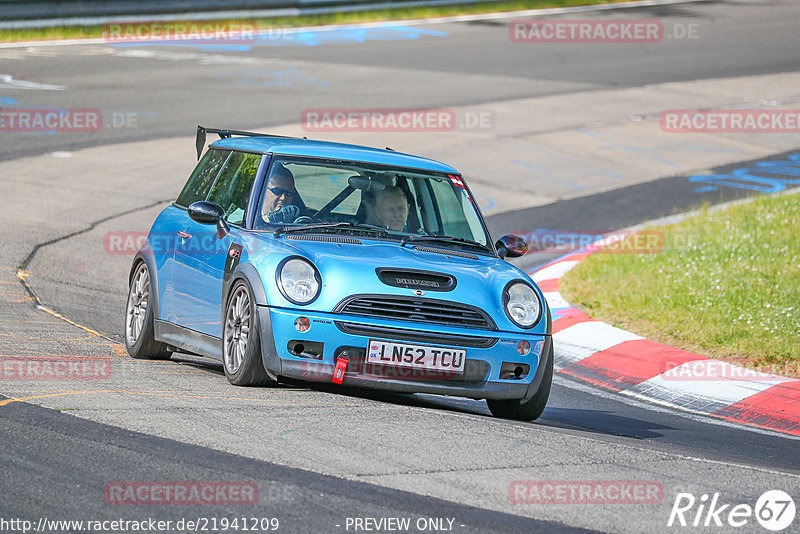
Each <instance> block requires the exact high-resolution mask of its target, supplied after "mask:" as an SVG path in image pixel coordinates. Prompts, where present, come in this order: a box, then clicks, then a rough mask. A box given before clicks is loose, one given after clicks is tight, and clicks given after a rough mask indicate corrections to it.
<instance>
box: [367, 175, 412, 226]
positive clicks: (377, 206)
mask: <svg viewBox="0 0 800 534" xmlns="http://www.w3.org/2000/svg"><path fill="white" fill-rule="evenodd" d="M363 200H364V207H365V209H366V212H367V217H366V219H365V220H364V222H365V223H367V224H373V225H375V226H380V227H381V228H386V229H387V230H391V231H393V232H402V231H403V229H404V228H405V226H406V220H407V219H408V212H409V208H410V206H409V203H408V199H407V198H406V194H405V193H404V192H403V190H402V189H401V188H399V187H397V186H387V187H385V188H384V189H383V190H381V191H375V192H374V193H373V192H369V193H366V192H365V193H364V196H363Z"/></svg>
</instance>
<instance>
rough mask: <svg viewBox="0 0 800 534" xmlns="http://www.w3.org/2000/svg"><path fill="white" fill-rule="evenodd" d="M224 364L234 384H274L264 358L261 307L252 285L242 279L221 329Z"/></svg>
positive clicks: (228, 376) (233, 292) (235, 286)
mask: <svg viewBox="0 0 800 534" xmlns="http://www.w3.org/2000/svg"><path fill="white" fill-rule="evenodd" d="M222 367H223V368H224V369H225V377H226V378H227V379H228V382H230V383H231V384H233V385H235V386H265V385H269V384H272V383H274V381H273V380H272V379H271V378H270V377H269V376H268V375H267V372H266V370H264V363H263V361H262V360H261V337H260V336H259V333H258V310H257V308H256V303H255V299H254V298H253V292H252V291H250V286H249V285H247V284H246V283H245V282H243V281H241V280H239V281H238V282H236V284H235V285H234V286H233V290H232V291H231V297H230V298H229V299H228V304H227V306H226V308H225V322H224V324H223V329H222Z"/></svg>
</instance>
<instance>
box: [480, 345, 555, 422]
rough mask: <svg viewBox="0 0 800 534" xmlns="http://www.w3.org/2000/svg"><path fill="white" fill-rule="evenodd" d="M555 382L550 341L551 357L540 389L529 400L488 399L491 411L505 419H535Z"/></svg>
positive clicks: (543, 406)
mask: <svg viewBox="0 0 800 534" xmlns="http://www.w3.org/2000/svg"><path fill="white" fill-rule="evenodd" d="M552 383H553V344H552V343H550V351H549V357H548V358H547V364H546V365H545V368H544V375H542V383H541V384H539V389H538V390H537V391H536V393H535V394H534V395H533V397H531V398H530V399H528V400H517V399H501V400H497V399H486V404H488V405H489V411H490V412H492V415H494V416H495V417H501V418H503V419H516V420H519V421H535V420H536V419H538V418H539V416H541V415H542V412H543V411H544V408H545V406H547V399H548V398H550V386H551V385H552Z"/></svg>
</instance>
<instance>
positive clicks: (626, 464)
mask: <svg viewBox="0 0 800 534" xmlns="http://www.w3.org/2000/svg"><path fill="white" fill-rule="evenodd" d="M554 17H555V16H554ZM559 17H572V18H580V19H587V20H594V21H610V20H619V19H627V20H633V19H654V20H658V21H660V22H661V24H663V27H664V29H665V37H664V38H663V39H662V40H661V41H660V42H656V43H649V44H641V43H604V44H587V43H549V44H544V43H516V42H512V41H511V40H510V39H509V26H508V24H509V20H512V19H514V18H515V17H510V18H508V19H491V20H473V21H465V22H445V23H438V24H424V23H416V22H412V23H397V24H391V25H382V26H368V27H357V28H346V29H342V28H338V29H333V30H322V29H317V30H307V31H303V32H298V33H295V34H291V35H290V34H286V35H282V36H279V37H275V38H270V39H267V40H265V41H264V42H258V43H249V44H247V45H244V46H243V45H241V44H236V45H232V44H230V43H211V44H208V43H206V44H203V45H187V44H186V43H178V44H173V45H168V44H164V43H138V44H136V45H133V44H130V43H129V44H126V45H124V46H122V45H118V44H109V43H105V42H102V41H99V42H94V41H93V42H82V43H78V44H69V45H66V44H62V45H53V44H47V45H45V44H40V43H31V44H25V45H22V46H0V108H2V112H3V113H8V112H9V110H11V112H13V110H41V109H44V108H48V109H49V108H53V109H58V110H71V111H74V110H92V111H94V112H98V113H99V115H98V116H100V117H102V120H101V123H100V125H99V127H98V128H96V129H95V130H94V131H88V132H63V131H54V132H47V133H30V132H25V131H9V128H8V122H5V126H4V127H3V128H2V131H0V185H1V187H2V194H1V196H0V198H3V208H2V222H3V225H2V226H3V236H2V238H1V239H0V360H1V359H3V358H6V357H31V356H34V357H44V358H46V357H83V358H85V357H97V358H108V359H109V360H110V364H111V369H112V371H111V374H110V375H109V376H108V377H107V378H106V379H105V380H101V381H98V380H92V381H89V380H85V381H46V380H45V381H21V380H4V379H0V436H1V437H2V443H3V446H2V448H0V459H1V460H0V465H2V476H0V532H3V533H5V532H22V531H23V528H22V523H21V521H23V520H24V521H30V522H31V524H30V525H27V524H25V525H26V526H27V527H28V528H29V530H28V531H33V527H34V526H35V527H39V531H40V532H78V531H84V532H86V531H98V532H99V531H104V532H122V531H127V530H123V529H122V528H120V526H119V525H117V526H116V528H112V526H111V525H110V524H107V525H106V526H105V527H102V528H84V527H85V525H83V526H78V525H76V524H73V525H71V526H65V525H52V524H50V523H49V521H51V520H77V521H95V520H96V521H111V520H120V521H122V520H127V521H130V520H137V521H138V520H147V519H155V520H161V521H171V522H172V523H171V524H170V525H163V528H162V527H153V526H151V527H149V528H148V529H145V530H148V531H151V532H178V531H181V532H183V531H186V532H188V531H202V530H203V529H202V528H200V527H201V526H202V525H205V526H206V527H207V530H208V531H213V530H212V529H211V527H212V526H215V529H216V531H224V530H227V531H228V532H232V531H234V530H237V529H234V528H233V527H232V526H231V523H230V521H231V520H233V519H234V518H236V517H246V518H255V519H257V520H258V525H259V528H261V527H268V528H261V530H257V531H269V530H270V528H271V527H275V528H272V531H277V532H298V533H304V532H356V531H362V532H363V531H369V530H372V531H383V532H392V531H409V532H446V531H452V532H567V531H570V532H571V531H600V532H626V533H627V532H668V531H671V530H675V531H684V530H686V531H688V530H692V531H694V530H701V531H710V532H727V531H730V530H732V529H733V527H732V526H731V525H729V524H727V523H724V522H725V521H727V511H725V512H724V513H722V514H721V515H720V516H719V517H720V518H721V521H723V526H715V525H714V519H713V518H712V519H709V521H710V522H709V523H706V526H705V527H703V523H704V522H705V521H706V519H707V517H706V514H705V512H702V513H701V512H700V511H699V509H698V506H697V505H696V506H694V508H693V509H692V510H691V512H690V513H689V512H687V514H686V519H687V520H689V522H690V523H691V522H692V521H694V520H695V517H696V516H697V517H698V518H699V519H698V525H700V526H699V527H697V528H695V527H692V526H691V524H690V526H687V527H681V526H678V525H677V524H675V523H673V525H672V526H671V527H668V526H667V525H668V520H669V519H670V515H671V510H672V508H673V504H674V503H675V500H676V496H677V495H678V494H680V493H684V494H685V493H690V494H692V495H694V496H695V497H696V498H697V499H698V503H699V502H700V499H701V496H702V495H706V496H707V497H706V499H704V500H703V502H706V500H708V501H709V502H710V501H711V499H712V498H713V496H714V495H717V497H716V499H717V502H718V504H719V505H720V506H721V505H723V504H728V505H730V506H729V508H731V507H733V506H735V505H737V504H748V505H749V506H751V507H752V506H754V505H755V504H756V501H757V499H758V498H759V496H761V495H762V494H763V493H764V492H766V491H768V490H782V491H784V492H787V493H788V494H789V495H791V496H792V497H794V499H795V502H798V497H800V454H798V452H797V451H798V441H797V440H796V439H795V438H792V437H789V436H786V435H783V434H778V433H774V432H767V431H760V430H756V429H752V428H746V427H742V426H738V425H732V424H727V423H723V422H720V421H717V420H712V419H710V418H707V417H703V416H700V415H695V414H691V413H687V412H680V411H675V410H670V409H668V408H665V407H661V406H657V405H654V404H648V403H645V402H639V401H634V400H631V399H628V398H623V397H620V396H618V395H615V394H613V393H608V392H605V391H602V390H599V389H596V388H594V387H592V386H590V385H588V384H584V383H581V382H577V381H574V380H571V379H569V378H566V377H564V376H561V375H559V374H558V373H557V374H556V376H555V379H554V384H553V390H552V394H551V397H550V401H549V403H548V406H547V409H546V410H545V412H544V414H543V416H542V417H541V418H540V419H539V420H537V421H536V422H534V423H519V422H510V421H504V420H500V419H495V418H492V417H491V415H490V414H489V411H488V409H487V407H486V405H485V403H484V402H482V401H473V400H466V399H458V398H440V397H435V396H429V395H390V394H378V393H370V392H364V391H357V390H350V389H343V388H338V387H334V386H330V387H327V386H324V387H313V388H310V387H308V386H307V385H305V384H300V383H290V384H282V385H280V386H278V387H275V388H237V387H234V386H231V385H229V384H228V382H227V381H226V380H225V377H224V375H223V371H222V367H221V365H220V364H218V363H216V362H214V361H211V360H207V359H204V358H200V357H195V356H191V355H187V354H175V355H173V357H172V359H171V360H168V361H163V362H158V361H154V362H149V361H138V360H132V359H131V358H129V357H128V356H127V355H126V353H125V349H124V343H123V342H122V324H123V311H124V303H125V297H126V291H127V288H126V285H127V279H126V277H127V273H128V269H129V268H130V260H131V256H130V251H128V252H126V251H125V250H118V249H114V248H113V247H110V246H109V236H111V235H130V236H134V237H136V236H138V235H141V233H142V232H146V231H147V229H148V228H149V226H150V224H151V223H152V221H153V219H154V217H155V216H156V215H157V213H158V212H159V211H160V210H161V209H162V208H163V207H164V206H165V205H166V204H167V203H168V202H170V201H171V200H173V199H174V198H175V196H176V195H177V192H178V191H179V190H180V188H181V187H182V185H183V183H184V182H185V179H186V177H187V176H188V173H189V172H191V169H192V168H193V166H194V164H195V154H194V137H193V133H194V129H195V127H196V126H197V124H204V125H206V126H214V127H229V128H234V129H244V130H246V129H257V130H265V129H269V130H271V131H274V132H275V133H288V134H292V135H308V136H310V137H315V138H320V139H330V140H344V141H348V142H349V141H353V142H358V143H363V144H368V145H372V146H381V147H383V146H392V147H393V148H396V149H398V150H402V151H405V152H410V153H415V154H419V155H423V156H428V157H433V158H435V159H440V160H443V161H446V162H448V163H451V164H453V165H454V166H455V167H456V168H459V169H461V170H462V171H463V173H464V175H465V177H466V179H467V180H469V183H470V185H471V186H472V188H473V190H474V191H475V194H476V197H477V198H478V200H479V201H480V203H481V207H482V209H483V210H484V213H485V214H486V215H487V222H488V224H489V226H490V229H491V231H492V235H493V237H495V238H497V237H499V236H501V235H503V234H505V233H509V232H512V231H517V232H523V231H531V230H535V229H554V230H557V231H558V230H560V231H584V232H604V231H611V230H615V229H619V228H624V227H627V226H630V225H634V224H638V223H641V222H643V221H646V220H649V219H653V218H656V217H660V216H663V215H668V214H672V213H680V212H683V211H686V210H690V209H693V208H696V207H698V206H700V205H701V204H702V203H703V202H707V203H711V204H715V203H719V202H724V201H727V200H733V199H738V198H744V197H748V196H752V195H760V194H766V193H774V192H780V191H784V190H786V189H789V188H791V187H793V186H794V185H795V184H798V174H797V173H796V172H795V173H794V174H792V172H791V168H790V167H791V166H788V167H787V165H786V164H785V162H787V161H795V160H794V159H792V158H793V157H794V156H795V155H797V154H798V153H800V135H798V134H797V132H796V131H795V132H794V133H792V132H779V133H758V134H743V133H721V134H720V133H671V134H670V133H665V132H664V131H663V129H660V128H659V115H660V113H661V112H662V111H664V110H667V109H709V108H715V107H735V106H739V107H748V106H749V107H751V108H754V107H755V108H759V107H760V108H770V109H796V108H797V103H798V102H800V92H799V91H798V89H797V88H798V87H800V59H798V50H799V49H800V34H798V32H797V20H800V5H799V4H797V3H796V2H792V1H788V0H777V1H774V2H769V3H762V2H744V1H708V2H693V3H682V4H672V5H664V6H654V7H647V8H636V9H624V10H609V11H590V12H583V13H578V14H570V15H559ZM689 35H692V36H693V37H692V38H688V36H689ZM352 108H382V109H385V108H392V109H404V108H414V109H419V108H439V109H443V108H444V109H449V110H453V113H454V115H455V117H457V120H458V122H457V125H456V127H455V128H454V129H452V130H451V131H447V132H398V131H379V132H374V131H368V132H364V131H360V132H359V131H355V132H352V131H350V132H336V131H325V132H323V131H316V130H314V128H313V127H310V126H309V125H308V124H307V123H303V117H304V115H303V112H304V111H307V110H309V109H352ZM5 117H6V118H5V120H6V121H8V115H6V116H5ZM481 121H483V122H481ZM763 162H766V163H767V164H771V163H770V162H783V163H782V164H781V165H777V166H773V167H772V168H779V169H783V170H782V171H776V172H774V173H772V174H770V175H768V176H767V177H765V175H761V179H760V180H755V181H754V180H753V179H752V176H753V175H754V171H753V170H754V169H763V168H764V166H763V165H761V166H760V163H763ZM787 168H789V170H786V169H787ZM748 176H749V177H750V179H748ZM552 257H553V255H548V254H534V255H530V256H528V257H525V258H523V259H522V261H521V262H520V263H519V264H520V265H521V266H523V267H525V268H526V269H533V268H534V267H535V266H536V265H538V264H541V263H543V262H545V261H547V260H549V259H551V258H552ZM21 266H22V267H23V270H22V276H23V278H24V280H25V282H26V283H27V284H28V286H29V288H30V291H31V292H29V291H28V290H27V289H26V288H25V287H23V285H22V284H21V283H20V281H19V280H18V268H20V267H21ZM599 290H601V288H599ZM34 295H35V298H37V299H38V301H39V302H40V303H41V304H42V305H43V306H44V307H46V310H43V309H37V307H36V301H35V300H34ZM556 358H558V354H556ZM131 481H134V482H136V481H138V482H162V483H167V482H172V483H175V482H177V481H183V482H187V481H189V482H191V481H195V482H196V481H201V482H202V481H216V482H220V481H222V482H226V483H231V484H233V485H236V484H240V485H241V484H244V485H245V486H247V485H250V486H247V487H251V488H252V487H253V485H255V487H257V499H256V500H255V502H244V503H239V504H231V505H219V504H217V505H197V504H183V505H161V504H155V505H126V504H120V502H119V501H115V500H114V498H113V494H110V493H109V491H111V490H110V489H109V488H112V489H113V487H114V485H115V484H117V485H119V484H124V483H127V482H131ZM518 481H553V482H554V483H559V482H561V483H566V482H570V481H572V482H575V481H611V483H614V484H617V485H625V484H630V483H634V482H639V483H649V484H655V485H657V486H658V487H659V488H661V493H660V494H659V498H658V499H656V500H655V501H654V502H647V503H645V502H635V503H633V504H622V503H611V504H609V503H596V504H569V503H560V504H532V503H526V502H518V500H519V499H515V497H514V492H513V488H514V487H515V484H516V483H517V482H518ZM707 509H708V508H706V510H707ZM367 518H369V519H370V520H375V521H377V520H380V519H381V518H383V519H384V520H385V521H384V522H383V523H380V526H378V523H374V522H365V521H364V520H365V519H367ZM389 518H400V519H402V518H407V519H408V520H409V521H410V523H409V524H410V526H409V527H408V528H407V529H400V528H398V527H397V525H398V524H396V523H390V522H388V519H389ZM12 519H13V520H19V522H17V523H13V524H12V523H3V522H2V521H4V520H5V521H9V520H12ZM223 519H224V520H225V521H226V522H227V523H226V524H227V525H228V528H227V529H224V528H222V523H220V521H222V520H223ZM272 519H277V523H270V521H271V520H272ZM356 519H359V520H360V521H356ZM40 520H41V521H42V522H41V523H40ZM181 520H182V521H184V522H183V523H182V524H181V526H183V528H182V529H181V528H179V527H178V522H179V521H181ZM187 520H188V521H194V522H195V523H196V524H195V525H194V527H191V528H189V527H187V526H186V521H187ZM262 520H265V521H266V522H263V521H262ZM213 521H216V523H213ZM400 524H402V523H400ZM367 526H370V527H374V528H370V529H368V528H367ZM129 527H130V525H129ZM240 527H241V525H239V527H238V530H240V531H241V530H242V529H241V528H240ZM129 530H131V531H132V529H130V528H129ZM736 530H737V531H738V532H762V531H764V529H763V527H762V526H761V524H760V523H759V522H758V521H757V519H756V518H755V517H751V518H750V519H749V521H747V522H746V523H745V524H744V525H743V526H742V527H740V528H737V529H736ZM784 532H800V520H795V521H794V523H792V524H791V525H790V526H789V527H788V528H786V529H785V530H784Z"/></svg>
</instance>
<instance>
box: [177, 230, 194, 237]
mask: <svg viewBox="0 0 800 534" xmlns="http://www.w3.org/2000/svg"><path fill="white" fill-rule="evenodd" d="M178 235H179V236H181V237H182V238H184V239H189V238H191V237H192V234H187V233H186V232H184V231H181V230H178Z"/></svg>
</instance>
